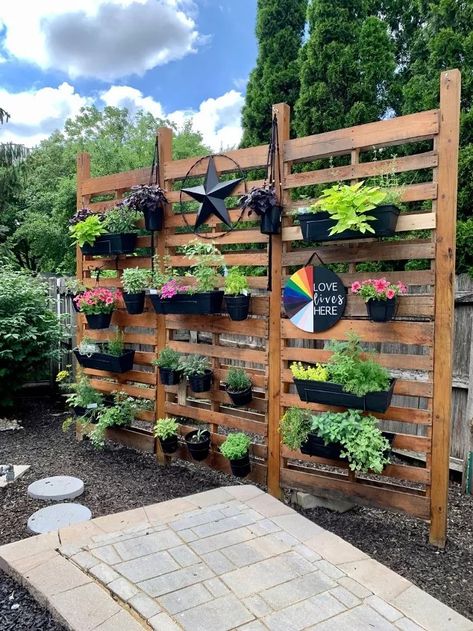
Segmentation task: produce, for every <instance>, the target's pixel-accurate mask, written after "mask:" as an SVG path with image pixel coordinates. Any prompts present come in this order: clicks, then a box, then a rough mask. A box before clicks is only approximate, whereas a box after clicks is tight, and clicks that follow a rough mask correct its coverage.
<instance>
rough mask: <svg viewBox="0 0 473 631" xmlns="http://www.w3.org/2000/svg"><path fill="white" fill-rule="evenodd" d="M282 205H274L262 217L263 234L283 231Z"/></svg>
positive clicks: (261, 227) (261, 228)
mask: <svg viewBox="0 0 473 631" xmlns="http://www.w3.org/2000/svg"><path fill="white" fill-rule="evenodd" d="M281 214H282V208H281V206H273V207H272V208H271V209H270V210H268V211H266V212H265V213H264V215H263V216H262V217H261V224H260V230H261V233H262V234H279V233H280V232H281Z"/></svg>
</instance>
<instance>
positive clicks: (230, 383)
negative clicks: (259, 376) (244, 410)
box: [225, 366, 253, 407]
mask: <svg viewBox="0 0 473 631" xmlns="http://www.w3.org/2000/svg"><path fill="white" fill-rule="evenodd" d="M251 386H252V383H251V379H250V377H249V376H248V374H247V373H246V372H245V370H244V369H243V368H239V367H233V366H232V367H231V368H229V369H228V375H227V382H226V384H225V387H226V390H227V394H228V396H229V397H230V399H231V400H232V403H233V405H236V406H237V407H241V406H242V405H246V404H247V403H249V402H250V401H251V399H252V398H253V394H252V391H251Z"/></svg>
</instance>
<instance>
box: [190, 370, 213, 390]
mask: <svg viewBox="0 0 473 631" xmlns="http://www.w3.org/2000/svg"><path fill="white" fill-rule="evenodd" d="M189 385H190V388H191V390H192V392H207V391H208V390H210V388H211V386H212V371H211V370H206V371H205V374H203V375H190V377H189Z"/></svg>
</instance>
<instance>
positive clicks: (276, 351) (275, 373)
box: [268, 103, 291, 497]
mask: <svg viewBox="0 0 473 631" xmlns="http://www.w3.org/2000/svg"><path fill="white" fill-rule="evenodd" d="M275 114H276V117H277V120H278V139H279V151H280V156H279V163H278V165H277V168H276V190H277V191H278V192H279V182H283V181H284V177H285V175H286V172H285V169H286V168H288V167H287V165H285V164H284V142H285V141H286V140H289V137H290V127H291V109H290V107H289V106H288V105H286V104H285V103H279V104H278V105H274V106H273V116H274V115H275ZM288 199H289V195H288V194H286V193H284V192H283V194H282V199H281V200H280V201H281V204H283V205H284V206H285V205H286V203H287V201H288ZM282 254H283V247H282V234H278V235H273V236H272V266H271V269H269V270H268V274H271V288H272V289H271V293H270V296H269V323H268V326H269V330H268V492H269V493H271V495H274V496H275V497H279V496H280V495H281V487H280V471H281V442H280V437H279V431H278V429H279V420H280V418H281V294H282Z"/></svg>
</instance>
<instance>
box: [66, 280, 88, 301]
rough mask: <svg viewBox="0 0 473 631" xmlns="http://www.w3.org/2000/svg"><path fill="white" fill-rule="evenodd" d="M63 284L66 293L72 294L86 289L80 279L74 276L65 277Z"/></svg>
mask: <svg viewBox="0 0 473 631" xmlns="http://www.w3.org/2000/svg"><path fill="white" fill-rule="evenodd" d="M64 285H65V286H66V289H67V293H68V294H69V295H72V296H75V295H76V294H80V293H82V292H84V291H86V287H85V285H84V284H83V283H81V282H80V280H79V279H78V278H76V277H75V276H71V277H69V278H66V280H65V281H64Z"/></svg>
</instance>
